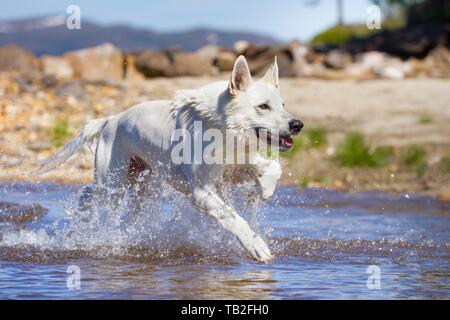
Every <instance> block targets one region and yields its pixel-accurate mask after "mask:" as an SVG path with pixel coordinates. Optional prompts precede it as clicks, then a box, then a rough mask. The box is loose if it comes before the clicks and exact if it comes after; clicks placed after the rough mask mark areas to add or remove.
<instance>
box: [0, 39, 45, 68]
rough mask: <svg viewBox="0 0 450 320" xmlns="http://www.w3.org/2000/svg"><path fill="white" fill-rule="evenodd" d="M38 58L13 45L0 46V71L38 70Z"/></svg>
mask: <svg viewBox="0 0 450 320" xmlns="http://www.w3.org/2000/svg"><path fill="white" fill-rule="evenodd" d="M39 67H40V63H39V59H38V58H36V57H35V56H34V55H33V54H32V53H31V52H29V51H28V50H25V49H23V48H20V47H17V46H15V45H8V46H4V47H0V71H18V72H27V73H30V72H34V71H35V72H38V71H39Z"/></svg>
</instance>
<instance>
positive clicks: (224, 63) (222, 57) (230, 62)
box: [214, 50, 237, 72]
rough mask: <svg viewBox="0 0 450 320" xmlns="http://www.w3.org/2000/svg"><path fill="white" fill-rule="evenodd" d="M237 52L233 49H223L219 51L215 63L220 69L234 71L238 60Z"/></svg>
mask: <svg viewBox="0 0 450 320" xmlns="http://www.w3.org/2000/svg"><path fill="white" fill-rule="evenodd" d="M236 58H237V56H236V54H235V53H234V52H233V51H225V50H223V51H221V52H219V54H218V56H217V59H216V60H215V62H214V64H215V65H216V66H217V68H218V69H219V71H222V72H223V71H232V70H233V66H234V62H235V61H236Z"/></svg>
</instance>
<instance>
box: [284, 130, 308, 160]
mask: <svg viewBox="0 0 450 320" xmlns="http://www.w3.org/2000/svg"><path fill="white" fill-rule="evenodd" d="M293 140H294V145H293V146H292V148H291V149H290V150H289V151H286V152H282V153H281V156H282V157H284V158H292V157H294V155H295V154H296V153H297V152H298V151H300V150H301V149H304V148H306V141H305V138H304V136H303V135H299V136H295V137H293Z"/></svg>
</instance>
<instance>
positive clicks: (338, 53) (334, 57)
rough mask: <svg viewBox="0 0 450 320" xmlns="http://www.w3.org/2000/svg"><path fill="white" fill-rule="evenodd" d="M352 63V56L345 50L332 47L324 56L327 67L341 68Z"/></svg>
mask: <svg viewBox="0 0 450 320" xmlns="http://www.w3.org/2000/svg"><path fill="white" fill-rule="evenodd" d="M351 63H352V56H351V55H350V54H349V53H348V52H345V51H342V50H339V49H334V50H331V51H330V52H328V53H327V54H326V56H325V65H326V66H327V67H330V68H333V69H338V70H342V69H345V68H346V67H347V66H348V65H350V64H351Z"/></svg>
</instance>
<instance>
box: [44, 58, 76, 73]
mask: <svg viewBox="0 0 450 320" xmlns="http://www.w3.org/2000/svg"><path fill="white" fill-rule="evenodd" d="M41 62H42V72H43V73H44V74H45V75H50V76H54V77H55V78H56V79H69V78H72V77H73V75H74V70H73V68H72V65H71V64H70V62H69V61H68V59H66V58H64V57H56V56H50V55H44V56H42V57H41Z"/></svg>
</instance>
